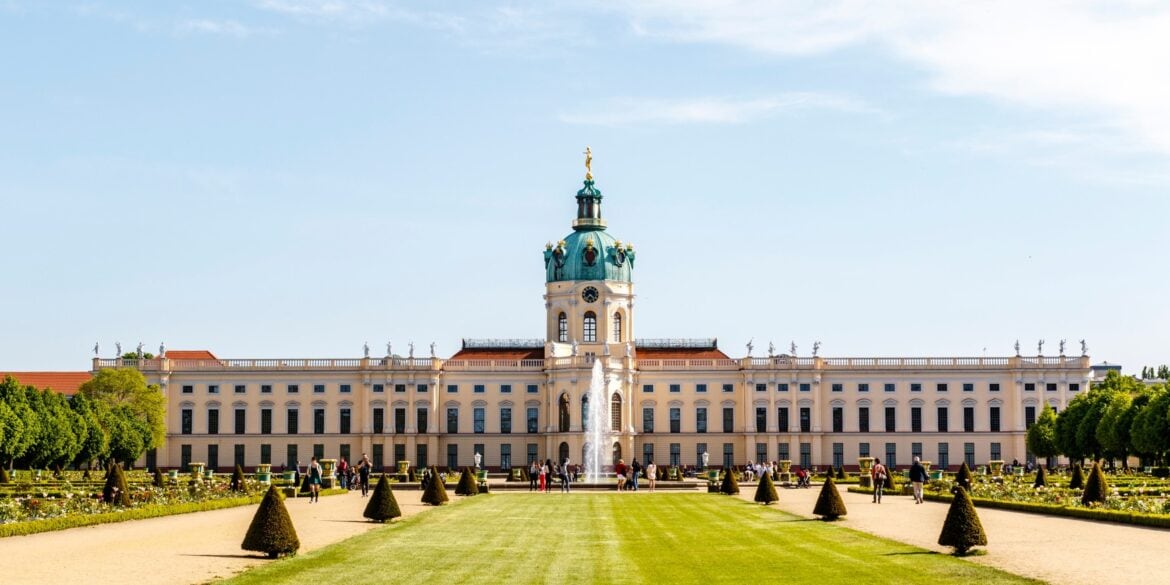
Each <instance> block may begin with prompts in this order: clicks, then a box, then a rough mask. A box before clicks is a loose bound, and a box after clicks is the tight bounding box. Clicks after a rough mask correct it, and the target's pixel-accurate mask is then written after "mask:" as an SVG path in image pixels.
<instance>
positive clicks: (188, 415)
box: [182, 408, 195, 435]
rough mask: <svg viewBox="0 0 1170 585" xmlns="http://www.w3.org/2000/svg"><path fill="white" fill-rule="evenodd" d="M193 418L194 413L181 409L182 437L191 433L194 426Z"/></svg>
mask: <svg viewBox="0 0 1170 585" xmlns="http://www.w3.org/2000/svg"><path fill="white" fill-rule="evenodd" d="M194 417H195V415H194V412H193V411H192V410H191V409H190V408H184V409H183V412H182V421H183V422H182V428H183V430H182V433H183V434H184V435H190V434H191V433H192V430H191V429H192V427H194V426H195V425H194V420H195V418H194Z"/></svg>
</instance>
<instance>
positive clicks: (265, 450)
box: [260, 443, 272, 465]
mask: <svg viewBox="0 0 1170 585" xmlns="http://www.w3.org/2000/svg"><path fill="white" fill-rule="evenodd" d="M260 463H263V464H265V465H272V445H270V444H268V443H260Z"/></svg>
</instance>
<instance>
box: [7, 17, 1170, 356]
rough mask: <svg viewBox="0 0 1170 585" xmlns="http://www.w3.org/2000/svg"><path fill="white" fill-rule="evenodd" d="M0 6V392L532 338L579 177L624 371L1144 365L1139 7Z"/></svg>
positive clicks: (1151, 253)
mask: <svg viewBox="0 0 1170 585" xmlns="http://www.w3.org/2000/svg"><path fill="white" fill-rule="evenodd" d="M1017 4H1018V3H1010V2H985V3H978V4H972V3H955V4H951V3H940V2H907V3H898V4H897V6H898V9H897V10H895V9H892V8H889V7H885V8H880V7H879V8H874V7H872V6H869V5H868V4H866V3H855V2H734V1H730V0H729V1H722V2H697V1H672V2H653V1H647V2H606V3H601V4H591V3H585V2H572V1H554V2H532V3H528V2H509V3H502V4H499V3H489V2H426V3H396V2H381V1H377V0H367V1H345V0H303V1H301V0H261V1H254V2H248V1H239V2H228V1H218V2H191V3H179V2H175V3H155V2H141V3H127V2H122V3H112V2H84V3H71V2H60V3H52V4H48V3H40V2H35V3H34V2H24V1H22V0H0V218H2V223H0V225H2V226H3V230H4V232H5V241H6V245H5V246H4V252H3V253H2V254H0V268H2V269H3V275H4V277H3V282H4V286H0V308H2V309H0V330H3V332H4V333H3V335H2V336H0V356H2V357H0V370H3V369H9V370H41V369H53V370H77V369H85V368H86V367H87V365H88V361H87V360H88V358H89V357H91V355H92V354H91V349H92V346H93V344H94V342H95V341H97V342H100V344H101V347H102V355H103V356H109V355H112V353H113V345H114V342H115V341H120V342H121V343H122V345H123V347H124V348H127V349H128V348H132V347H133V346H134V345H136V344H137V343H138V342H139V341H142V342H144V343H145V344H146V346H147V347H148V348H150V349H152V350H154V349H156V348H157V347H158V345H159V343H160V341H165V342H166V344H167V346H168V347H169V348H172V349H203V348H206V349H211V350H212V351H214V352H215V353H216V354H217V355H220V356H221V357H273V356H280V357H351V356H357V355H360V353H361V348H362V344H363V343H364V342H367V341H368V342H369V343H370V345H371V346H372V347H373V348H374V351H375V352H380V351H381V349H382V348H383V347H384V345H385V342H386V341H387V340H393V342H394V344H395V348H396V350H398V349H401V350H403V351H405V347H406V344H407V343H408V342H410V341H414V342H415V343H416V345H417V346H418V348H419V349H418V353H420V354H421V353H425V349H423V348H425V347H426V346H427V345H428V344H429V343H430V342H431V341H434V342H437V343H438V351H439V354H440V355H443V356H445V355H450V354H451V353H453V352H454V351H455V350H457V349H458V346H459V340H460V338H462V337H540V336H542V334H543V327H544V309H543V301H542V299H541V294H542V292H543V285H544V282H543V277H542V275H543V270H542V269H543V263H542V255H541V250H542V248H543V246H544V243H545V242H547V241H556V240H557V239H558V238H560V237H562V236H563V235H565V234H566V233H568V231H569V223H570V221H571V219H572V217H573V214H574V203H573V194H574V193H575V192H576V190H577V189H578V188H579V187H580V182H581V179H582V175H583V170H584V169H583V167H582V156H581V152H582V151H583V150H584V148H585V146H586V145H589V146H591V147H592V149H593V152H594V174H595V175H596V178H597V184H598V186H599V187H600V188H601V189H602V191H603V193H604V194H605V209H604V212H605V216H606V219H607V220H608V221H609V225H610V231H611V233H613V234H614V235H615V236H616V237H618V238H619V239H622V240H625V241H630V242H633V243H634V245H635V247H636V249H637V251H638V260H637V265H636V268H635V272H634V274H635V280H636V287H637V288H636V291H637V293H638V295H639V296H638V304H637V309H636V310H637V315H636V322H635V323H634V327H635V334H636V335H637V336H638V337H718V338H719V342H720V346H721V347H722V348H724V349H725V351H727V352H728V353H730V354H733V355H742V354H743V353H744V344H745V343H746V342H747V341H748V340H749V339H754V340H755V346H756V348H757V349H756V353H757V355H758V354H760V353H761V352H763V351H765V348H766V347H767V344H768V342H769V341H772V342H774V343H775V344H776V347H777V348H784V349H786V348H787V347H788V345H789V343H790V342H791V341H795V343H796V344H797V345H798V353H800V354H805V355H807V353H808V352H809V351H810V349H811V346H812V343H813V341H815V340H819V341H821V342H822V344H823V346H822V355H831V356H871V355H879V356H892V355H963V356H967V355H982V354H983V353H984V352H986V354H987V355H1007V354H1010V353H1011V352H1012V344H1013V343H1014V341H1015V340H1016V339H1019V340H1020V341H1021V344H1022V345H1023V346H1024V348H1025V352H1027V353H1035V351H1036V349H1035V348H1036V342H1037V340H1039V339H1046V340H1047V345H1046V347H1045V353H1046V354H1054V353H1055V351H1056V347H1057V343H1058V341H1059V340H1060V339H1068V340H1069V348H1070V352H1072V351H1079V347H1078V345H1077V343H1076V340H1079V339H1082V338H1084V339H1086V340H1087V342H1088V344H1089V347H1090V352H1091V354H1092V355H1093V358H1094V361H1102V360H1108V361H1110V362H1119V363H1122V364H1124V365H1125V366H1126V367H1127V369H1129V370H1135V369H1139V368H1140V367H1141V366H1142V365H1146V364H1150V365H1152V364H1156V363H1163V362H1167V361H1170V355H1167V354H1168V353H1170V310H1168V309H1167V305H1166V303H1165V301H1164V297H1165V296H1166V291H1167V290H1170V276H1167V272H1166V270H1164V269H1163V268H1162V266H1161V263H1162V261H1163V258H1164V256H1165V250H1167V249H1170V230H1167V229H1166V227H1165V218H1166V217H1168V216H1170V171H1168V170H1167V169H1168V168H1170V167H1168V166H1167V163H1168V162H1170V108H1167V107H1166V104H1167V103H1170V37H1168V36H1167V35H1165V34H1164V31H1165V30H1170V8H1166V7H1164V6H1159V5H1158V3H1153V2H1143V1H1133V2H1120V3H1119V2H1109V3H1104V2H1101V3H1096V2H1087V1H1086V2H1071V3H1070V2H1061V3H1049V2H1033V3H1028V6H1027V7H1024V8H1022V7H1019V6H1017Z"/></svg>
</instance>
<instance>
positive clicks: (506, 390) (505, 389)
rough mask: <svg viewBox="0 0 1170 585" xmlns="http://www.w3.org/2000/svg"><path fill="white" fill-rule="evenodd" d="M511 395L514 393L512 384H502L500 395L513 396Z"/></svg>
mask: <svg viewBox="0 0 1170 585" xmlns="http://www.w3.org/2000/svg"><path fill="white" fill-rule="evenodd" d="M511 393H512V385H511V384H500V394H511Z"/></svg>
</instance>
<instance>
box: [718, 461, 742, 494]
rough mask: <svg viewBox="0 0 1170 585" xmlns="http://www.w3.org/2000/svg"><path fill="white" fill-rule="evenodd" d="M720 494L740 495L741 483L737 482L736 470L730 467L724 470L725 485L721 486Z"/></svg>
mask: <svg viewBox="0 0 1170 585" xmlns="http://www.w3.org/2000/svg"><path fill="white" fill-rule="evenodd" d="M719 493H721V494H723V495H727V496H730V495H732V494H738V493H739V482H738V481H735V470H734V469H732V468H730V467H728V468H727V469H724V470H723V483H722V484H720V485H719Z"/></svg>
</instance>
